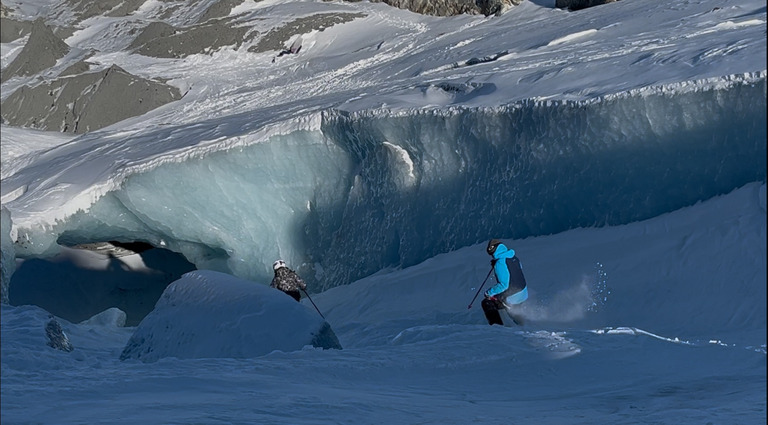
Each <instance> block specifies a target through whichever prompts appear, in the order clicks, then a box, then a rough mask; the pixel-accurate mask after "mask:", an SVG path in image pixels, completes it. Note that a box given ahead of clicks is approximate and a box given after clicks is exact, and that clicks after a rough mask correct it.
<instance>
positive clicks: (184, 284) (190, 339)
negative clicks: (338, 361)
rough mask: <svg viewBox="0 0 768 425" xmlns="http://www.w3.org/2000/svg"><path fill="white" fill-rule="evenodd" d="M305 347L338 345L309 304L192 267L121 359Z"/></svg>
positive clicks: (229, 355) (234, 355) (244, 353)
mask: <svg viewBox="0 0 768 425" xmlns="http://www.w3.org/2000/svg"><path fill="white" fill-rule="evenodd" d="M308 345H310V346H313V347H318V348H324V349H328V348H336V349H341V345H340V344H339V341H338V339H337V338H336V335H335V334H334V332H333V330H332V329H331V327H330V325H329V324H328V323H327V322H326V321H325V320H323V319H322V318H321V317H320V315H319V314H318V313H317V312H316V311H314V310H313V309H312V308H311V307H308V306H306V305H303V304H300V303H297V302H296V301H294V300H293V299H292V298H291V297H289V296H287V295H285V294H283V293H282V292H280V291H278V290H276V289H273V288H270V287H268V286H266V285H261V284H257V283H254V282H251V281H248V280H243V279H239V278H236V277H234V276H231V275H228V274H225V273H219V272H214V271H210V270H197V271H193V272H189V273H186V274H184V275H183V276H182V277H181V279H179V280H177V281H175V282H173V283H171V284H170V285H169V286H168V288H166V290H165V292H163V295H162V296H161V297H160V300H159V301H158V302H157V305H156V306H155V309H154V310H153V311H152V312H151V313H150V314H149V315H147V317H145V318H144V320H142V322H141V323H140V324H139V326H138V327H137V328H136V331H135V332H134V333H133V335H132V336H131V338H130V340H129V341H128V343H127V345H126V347H125V349H124V350H123V353H122V354H121V356H120V359H121V360H126V359H139V360H142V361H144V362H153V361H157V360H159V359H161V358H165V357H177V358H186V359H189V358H250V357H257V356H262V355H265V354H268V353H270V352H272V351H275V350H279V351H285V352H287V351H295V350H300V349H302V348H303V347H305V346H308Z"/></svg>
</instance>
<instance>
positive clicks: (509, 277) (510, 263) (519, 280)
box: [485, 243, 527, 302]
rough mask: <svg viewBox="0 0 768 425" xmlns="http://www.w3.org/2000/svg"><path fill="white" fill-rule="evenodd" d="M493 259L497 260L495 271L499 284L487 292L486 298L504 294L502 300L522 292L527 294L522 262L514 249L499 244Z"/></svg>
mask: <svg viewBox="0 0 768 425" xmlns="http://www.w3.org/2000/svg"><path fill="white" fill-rule="evenodd" d="M493 259H494V260H496V261H495V264H494V266H493V271H494V273H495V274H496V281H497V282H498V283H497V284H496V285H493V286H492V287H491V288H490V289H488V290H487V291H485V296H486V297H493V296H497V295H499V294H502V297H501V298H506V297H508V296H511V295H514V294H517V293H519V292H521V291H526V292H527V285H526V283H525V277H524V276H523V270H522V267H520V261H519V260H518V259H517V257H515V250H514V249H510V248H507V247H506V245H504V244H503V243H502V244H499V245H498V246H497V247H496V251H494V253H493ZM526 295H527V294H526ZM525 298H527V297H525ZM520 301H521V302H522V301H524V299H523V300H520Z"/></svg>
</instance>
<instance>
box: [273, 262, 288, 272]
mask: <svg viewBox="0 0 768 425" xmlns="http://www.w3.org/2000/svg"><path fill="white" fill-rule="evenodd" d="M281 267H288V266H286V265H285V261H283V260H277V261H275V262H274V263H272V268H273V269H275V270H277V269H279V268H281Z"/></svg>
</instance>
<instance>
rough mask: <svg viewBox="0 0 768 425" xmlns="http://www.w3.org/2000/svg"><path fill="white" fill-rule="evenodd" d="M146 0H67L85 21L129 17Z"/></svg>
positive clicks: (80, 19) (79, 18)
mask: <svg viewBox="0 0 768 425" xmlns="http://www.w3.org/2000/svg"><path fill="white" fill-rule="evenodd" d="M144 2H145V0H99V1H92V0H67V1H66V3H68V4H69V5H70V6H71V7H72V10H74V11H75V13H77V16H78V20H79V21H84V20H86V19H88V18H92V17H94V16H112V17H121V16H128V15H130V14H131V13H133V12H135V11H136V10H137V9H138V8H139V7H140V6H141V5H142V4H144Z"/></svg>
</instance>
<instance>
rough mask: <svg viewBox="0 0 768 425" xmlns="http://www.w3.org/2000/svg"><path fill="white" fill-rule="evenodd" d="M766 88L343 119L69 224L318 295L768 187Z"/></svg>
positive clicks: (59, 229)
mask: <svg viewBox="0 0 768 425" xmlns="http://www.w3.org/2000/svg"><path fill="white" fill-rule="evenodd" d="M765 116H766V82H765V75H764V74H761V75H758V76H749V75H747V76H741V77H738V78H736V77H731V78H727V79H723V80H721V81H718V82H717V83H716V84H698V83H689V84H681V85H676V86H673V87H657V88H648V89H643V90H637V91H633V92H628V93H622V94H618V95H611V96H607V97H603V98H600V99H597V100H590V101H579V102H576V101H574V102H569V101H534V100H531V101H526V102H520V103H515V104H511V105H508V106H503V107H497V108H488V109H466V108H453V109H442V110H416V111H409V112H402V111H400V112H392V111H384V110H380V111H379V110H377V111H365V112H359V113H347V112H343V111H340V110H332V111H328V112H326V113H324V114H323V117H322V124H321V126H320V131H298V132H294V133H292V134H289V135H283V136H274V137H272V138H271V139H270V140H269V141H268V142H264V143H258V144H254V145H250V146H245V147H238V148H235V149H231V150H228V151H222V152H217V153H213V154H210V155H208V156H206V157H204V158H198V159H189V160H187V161H185V162H182V163H176V164H166V165H163V166H160V167H158V168H156V169H154V170H152V171H149V172H146V173H144V174H137V175H134V176H131V177H129V178H128V179H127V180H126V181H125V182H124V183H123V185H122V187H121V188H120V190H117V191H114V192H111V193H109V194H108V195H107V196H105V197H103V198H102V199H101V200H99V201H98V202H97V203H96V204H95V205H94V206H93V207H92V208H91V209H90V210H89V211H88V212H87V213H85V212H83V213H79V214H77V215H75V216H74V217H71V218H70V219H68V220H67V221H65V222H63V223H60V224H59V225H57V226H56V229H55V232H56V233H57V234H58V235H59V242H61V243H80V242H85V241H93V240H143V241H147V242H150V243H152V244H154V245H156V246H163V247H166V248H169V249H172V250H175V251H178V252H182V253H183V254H184V255H185V256H186V257H187V258H188V259H189V260H190V261H192V262H194V263H195V264H196V266H197V267H198V268H210V269H214V270H220V271H226V272H230V273H233V274H235V275H238V276H240V277H246V278H249V279H253V280H257V281H262V282H264V283H267V282H269V280H270V279H271V275H272V272H271V267H270V265H271V263H272V262H273V261H274V260H275V259H277V258H283V259H285V260H286V261H288V263H289V265H291V266H292V267H294V268H296V269H298V271H299V272H300V273H301V274H302V275H303V276H305V277H306V279H307V280H308V282H309V283H310V285H311V286H310V287H311V289H312V290H315V291H317V290H320V289H325V288H329V287H333V286H337V285H341V284H347V283H350V282H351V281H353V280H355V279H358V278H361V277H363V276H366V275H369V274H371V273H374V272H376V271H378V270H381V269H383V268H386V267H399V266H409V265H413V264H416V263H418V262H421V261H423V260H425V259H426V258H429V257H431V256H434V255H436V254H438V253H441V252H447V251H450V250H453V249H455V248H458V247H462V246H467V245H470V244H474V243H477V242H480V241H484V240H487V239H488V238H491V237H496V238H524V237H527V236H533V235H542V234H551V233H556V232H560V231H563V230H566V229H570V228H575V227H585V226H602V225H609V224H610V225H616V224H622V223H628V222H632V221H636V220H641V219H645V218H649V217H653V216H656V215H659V214H662V213H665V212H668V211H672V210H675V209H678V208H681V207H683V206H687V205H691V204H693V203H695V202H697V201H699V200H703V199H707V198H709V197H712V196H715V195H718V194H722V193H726V192H728V191H730V190H732V189H734V188H736V187H739V186H741V185H744V184H746V183H748V182H752V181H765V179H766V141H765V140H766V120H765Z"/></svg>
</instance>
